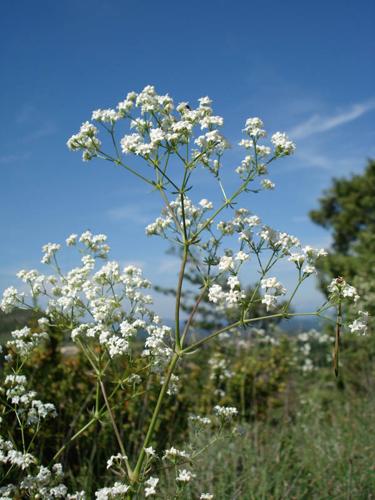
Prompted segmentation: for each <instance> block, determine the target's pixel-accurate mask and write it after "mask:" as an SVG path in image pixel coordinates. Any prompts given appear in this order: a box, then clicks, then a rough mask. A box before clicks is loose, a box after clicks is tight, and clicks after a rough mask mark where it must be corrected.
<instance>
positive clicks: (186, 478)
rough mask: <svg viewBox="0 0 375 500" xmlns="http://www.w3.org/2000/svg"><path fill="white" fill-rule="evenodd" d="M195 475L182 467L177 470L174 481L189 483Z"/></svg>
mask: <svg viewBox="0 0 375 500" xmlns="http://www.w3.org/2000/svg"><path fill="white" fill-rule="evenodd" d="M195 477H196V475H195V474H193V473H192V472H190V471H189V470H186V469H182V470H180V471H178V476H177V477H176V481H179V482H180V483H189V482H190V481H191V480H192V479H194V478H195Z"/></svg>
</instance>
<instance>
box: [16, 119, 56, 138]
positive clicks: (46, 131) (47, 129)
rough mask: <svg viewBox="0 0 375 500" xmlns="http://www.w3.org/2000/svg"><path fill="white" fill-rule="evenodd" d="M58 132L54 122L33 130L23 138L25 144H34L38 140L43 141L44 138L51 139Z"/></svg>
mask: <svg viewBox="0 0 375 500" xmlns="http://www.w3.org/2000/svg"><path fill="white" fill-rule="evenodd" d="M56 131H57V126H56V124H55V123H53V122H45V123H44V124H43V125H41V126H40V127H37V128H36V129H35V130H32V131H31V132H30V133H28V134H26V135H25V136H24V137H23V142H25V143H27V142H33V141H35V140H38V139H43V138H44V137H49V136H51V135H53V134H54V133H55V132H56Z"/></svg>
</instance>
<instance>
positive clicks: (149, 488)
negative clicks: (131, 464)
mask: <svg viewBox="0 0 375 500" xmlns="http://www.w3.org/2000/svg"><path fill="white" fill-rule="evenodd" d="M158 482H159V478H157V477H149V478H148V479H147V480H146V481H145V485H146V487H145V497H146V498H147V497H151V496H154V495H156V486H157V485H158Z"/></svg>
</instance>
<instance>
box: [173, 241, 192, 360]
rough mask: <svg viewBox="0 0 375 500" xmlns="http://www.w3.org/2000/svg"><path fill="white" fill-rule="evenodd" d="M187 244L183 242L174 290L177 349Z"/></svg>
mask: <svg viewBox="0 0 375 500" xmlns="http://www.w3.org/2000/svg"><path fill="white" fill-rule="evenodd" d="M188 248H189V247H188V245H187V244H186V243H185V246H184V253H183V256H182V262H181V268H180V273H179V275H178V284H177V291H176V306H175V329H176V339H175V340H176V349H177V351H179V350H181V340H180V306H181V292H182V283H183V281H184V275H185V267H186V263H187V258H188Z"/></svg>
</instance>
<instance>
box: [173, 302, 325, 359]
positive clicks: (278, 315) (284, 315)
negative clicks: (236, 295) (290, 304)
mask: <svg viewBox="0 0 375 500" xmlns="http://www.w3.org/2000/svg"><path fill="white" fill-rule="evenodd" d="M318 315H319V314H318V313H316V312H311V313H284V312H282V313H276V314H270V315H268V316H260V317H258V318H251V319H245V320H243V321H242V320H239V321H236V322H235V323H232V324H231V325H227V326H225V327H224V328H221V329H220V330H218V331H217V332H214V333H212V334H211V335H208V336H207V337H205V338H204V339H201V340H198V342H195V343H194V344H192V345H190V346H188V347H186V348H185V349H183V350H182V351H181V353H182V354H186V353H188V352H191V351H194V350H195V349H197V348H198V347H200V346H201V345H203V344H206V343H207V342H209V341H210V340H212V339H213V338H215V337H217V336H218V335H220V334H221V333H224V332H227V331H228V330H231V329H232V328H236V327H237V326H242V325H246V324H248V323H254V322H255V321H261V320H264V319H265V320H267V319H274V318H292V317H294V316H318Z"/></svg>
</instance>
